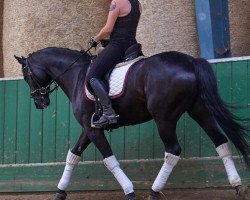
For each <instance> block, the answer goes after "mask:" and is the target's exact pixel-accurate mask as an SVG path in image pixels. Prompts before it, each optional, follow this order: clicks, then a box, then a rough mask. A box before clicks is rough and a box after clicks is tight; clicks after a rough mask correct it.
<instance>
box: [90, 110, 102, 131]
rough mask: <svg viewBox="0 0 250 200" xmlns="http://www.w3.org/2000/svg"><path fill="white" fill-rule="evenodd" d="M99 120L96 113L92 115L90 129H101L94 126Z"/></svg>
mask: <svg viewBox="0 0 250 200" xmlns="http://www.w3.org/2000/svg"><path fill="white" fill-rule="evenodd" d="M99 119H100V116H99V115H98V114H96V113H94V114H93V115H92V117H91V127H92V128H102V126H97V125H95V124H94V122H95V121H98V120H99Z"/></svg>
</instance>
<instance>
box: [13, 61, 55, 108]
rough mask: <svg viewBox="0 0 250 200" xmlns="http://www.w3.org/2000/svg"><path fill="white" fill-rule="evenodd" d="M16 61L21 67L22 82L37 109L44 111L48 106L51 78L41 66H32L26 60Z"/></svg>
mask: <svg viewBox="0 0 250 200" xmlns="http://www.w3.org/2000/svg"><path fill="white" fill-rule="evenodd" d="M15 58H16V60H17V61H18V62H19V63H20V64H21V65H22V72H23V77H24V80H25V81H26V82H27V83H28V85H29V87H30V91H31V93H30V94H31V97H32V98H33V99H34V103H35V106H36V108H37V109H44V108H46V107H48V106H49V104H50V99H49V94H50V84H51V78H50V76H49V75H48V74H47V73H46V71H45V69H44V68H43V67H42V66H39V65H37V64H32V63H30V62H29V59H28V58H25V57H17V56H15Z"/></svg>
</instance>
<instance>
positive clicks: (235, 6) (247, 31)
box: [229, 0, 250, 56]
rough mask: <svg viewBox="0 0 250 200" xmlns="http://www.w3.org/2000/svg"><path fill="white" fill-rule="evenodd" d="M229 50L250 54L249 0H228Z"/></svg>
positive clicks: (245, 54)
mask: <svg viewBox="0 0 250 200" xmlns="http://www.w3.org/2000/svg"><path fill="white" fill-rule="evenodd" d="M229 16H230V35H231V51H232V55H233V56H250V0H229Z"/></svg>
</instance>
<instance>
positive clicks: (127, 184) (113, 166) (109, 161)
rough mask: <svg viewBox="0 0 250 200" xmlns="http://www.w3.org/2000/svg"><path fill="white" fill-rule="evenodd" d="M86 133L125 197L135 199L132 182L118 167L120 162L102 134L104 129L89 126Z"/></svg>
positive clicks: (130, 199)
mask: <svg viewBox="0 0 250 200" xmlns="http://www.w3.org/2000/svg"><path fill="white" fill-rule="evenodd" d="M85 130H86V129H85ZM87 135H88V137H89V139H90V140H91V141H92V142H93V143H94V144H95V146H96V147H97V148H98V150H99V151H100V152H101V154H102V156H103V158H104V160H103V162H104V164H105V166H106V167H107V168H108V170H109V171H111V172H112V174H113V175H114V177H115V178H116V180H117V181H118V182H119V184H120V185H121V187H122V189H123V191H124V193H125V195H126V196H127V198H128V199H129V200H135V199H136V197H135V193H134V187H133V184H132V182H131V181H130V180H129V178H128V177H127V176H126V174H125V173H124V172H123V170H122V169H121V168H120V164H119V162H118V161H117V159H116V157H115V156H114V155H113V152H112V150H111V147H110V145H109V143H108V141H107V139H106V137H105V135H104V131H103V130H102V129H93V128H89V129H88V131H87Z"/></svg>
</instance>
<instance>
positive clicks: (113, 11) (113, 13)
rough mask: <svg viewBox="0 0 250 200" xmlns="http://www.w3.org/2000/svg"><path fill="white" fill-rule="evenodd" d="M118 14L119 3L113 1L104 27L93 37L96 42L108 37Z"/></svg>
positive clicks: (115, 0)
mask: <svg viewBox="0 0 250 200" xmlns="http://www.w3.org/2000/svg"><path fill="white" fill-rule="evenodd" d="M119 14H120V8H119V1H117V0H113V1H112V2H111V4H110V8H109V14H108V19H107V22H106V25H105V26H104V27H103V28H102V29H101V31H100V32H99V33H98V34H97V35H96V36H95V37H94V38H95V40H96V41H100V40H103V39H104V38H106V37H108V36H110V34H111V32H112V31H113V28H114V25H115V22H116V19H117V18H118V16H119Z"/></svg>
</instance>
